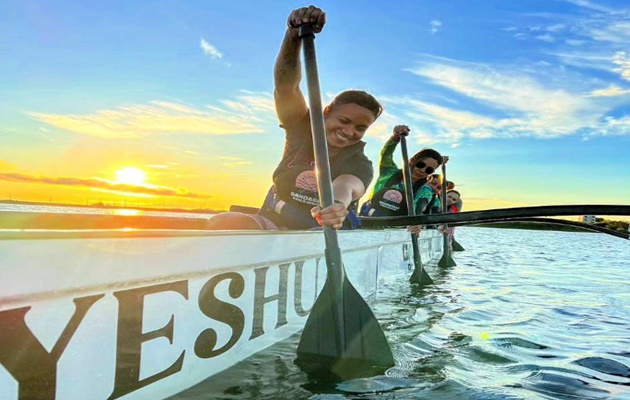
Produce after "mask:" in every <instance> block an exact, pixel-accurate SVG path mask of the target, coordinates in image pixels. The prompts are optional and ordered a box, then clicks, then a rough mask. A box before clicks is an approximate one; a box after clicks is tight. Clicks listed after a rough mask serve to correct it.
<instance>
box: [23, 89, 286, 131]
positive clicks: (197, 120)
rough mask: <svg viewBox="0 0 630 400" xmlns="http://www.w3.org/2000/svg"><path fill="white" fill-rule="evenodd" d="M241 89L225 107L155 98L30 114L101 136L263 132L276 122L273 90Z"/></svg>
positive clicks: (225, 101)
mask: <svg viewBox="0 0 630 400" xmlns="http://www.w3.org/2000/svg"><path fill="white" fill-rule="evenodd" d="M242 93H243V95H241V96H238V97H236V98H235V99H234V100H224V101H223V102H222V103H223V107H216V106H206V107H204V108H193V107H189V106H185V105H182V104H177V103H170V102H163V101H153V102H151V103H149V104H136V105H127V106H121V107H119V108H117V109H114V110H100V111H96V112H94V113H92V114H85V115H73V114H45V113H36V112H33V113H29V115H30V116H31V117H33V118H35V119H37V120H39V121H42V122H45V123H47V124H49V125H52V126H55V127H57V128H59V129H63V130H67V131H71V132H75V133H79V134H84V135H91V136H97V137H102V138H138V137H146V136H149V135H154V134H175V133H188V134H207V135H237V134H246V133H263V132H265V127H271V126H277V121H276V117H275V112H274V107H273V98H272V96H271V94H269V93H255V92H247V91H243V92H242Z"/></svg>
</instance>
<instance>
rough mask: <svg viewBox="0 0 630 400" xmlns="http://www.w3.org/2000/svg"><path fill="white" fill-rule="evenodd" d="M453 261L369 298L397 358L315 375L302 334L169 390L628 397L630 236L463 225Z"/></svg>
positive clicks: (217, 394)
mask: <svg viewBox="0 0 630 400" xmlns="http://www.w3.org/2000/svg"><path fill="white" fill-rule="evenodd" d="M457 237H458V240H459V242H460V243H461V244H462V245H463V246H464V247H465V248H466V251H465V252H460V253H455V255H454V259H455V260H456V262H457V264H458V265H457V266H456V267H452V268H450V269H448V270H438V268H437V267H436V266H430V267H429V272H430V274H431V275H432V277H433V278H434V280H435V281H436V284H435V285H434V286H432V287H430V288H428V289H425V290H424V291H418V290H413V289H411V288H410V285H409V284H408V282H407V276H402V275H400V276H394V277H390V278H389V279H388V281H387V282H386V283H384V284H383V285H382V286H381V288H380V293H379V300H378V302H377V303H376V304H375V306H374V311H375V313H376V315H377V318H378V319H379V321H380V322H381V324H382V325H383V327H384V329H385V332H386V334H387V336H388V338H389V341H390V343H391V344H392V348H393V351H394V354H395V357H396V359H397V362H396V366H395V367H393V368H391V369H390V370H389V371H388V372H387V373H386V375H384V376H379V377H375V378H370V379H364V380H357V381H350V382H344V383H341V384H337V385H334V384H330V385H326V384H321V383H316V382H313V381H310V380H309V378H308V377H307V376H306V375H305V374H303V373H302V372H301V371H300V370H299V369H298V368H297V367H296V366H294V365H293V358H294V354H295V350H296V347H297V343H298V339H299V336H294V337H292V338H290V339H289V340H287V341H285V342H282V343H280V344H278V345H275V346H273V347H271V348H269V349H267V350H266V351H264V352H261V353H259V354H257V355H255V356H253V357H251V358H249V359H247V360H245V361H243V362H241V363H239V364H237V365H235V366H234V367H232V368H231V369H229V370H227V371H225V372H223V373H221V374H219V375H217V376H215V377H212V378H210V379H208V380H206V381H205V382H203V383H201V384H199V385H197V386H195V387H193V388H191V389H190V390H188V391H186V392H184V393H181V394H179V395H177V396H175V397H173V399H179V400H181V399H195V400H198V399H290V400H296V399H318V400H324V399H330V400H333V399H630V242H628V241H625V240H622V239H618V238H614V237H611V236H606V235H601V234H591V233H558V232H544V231H519V230H504V229H483V228H463V229H461V228H460V229H458V231H457Z"/></svg>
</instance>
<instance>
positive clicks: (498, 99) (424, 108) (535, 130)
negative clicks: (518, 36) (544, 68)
mask: <svg viewBox="0 0 630 400" xmlns="http://www.w3.org/2000/svg"><path fill="white" fill-rule="evenodd" d="M409 71H410V72H412V73H413V74H415V75H417V76H420V77H423V78H425V79H427V80H428V81H430V82H431V83H433V84H434V85H436V86H437V87H440V88H442V89H448V90H450V91H452V92H455V93H456V94H457V95H459V96H462V97H463V98H464V99H467V101H462V102H460V103H461V104H470V106H468V107H466V108H463V107H462V106H461V105H459V106H455V107H457V109H456V108H455V107H453V108H451V107H450V106H449V107H444V106H441V105H437V104H431V103H427V102H423V101H419V100H416V99H411V98H388V99H387V101H389V102H391V103H394V104H396V106H397V107H399V108H401V109H404V110H405V115H406V116H407V117H409V118H413V119H414V120H415V121H416V122H417V123H418V124H421V126H422V128H421V129H422V130H423V131H424V132H425V133H426V135H425V136H424V137H423V138H422V139H421V140H422V141H423V142H436V141H439V142H448V143H458V142H460V141H462V140H464V139H466V138H472V139H486V138H512V137H539V138H551V137H558V136H569V135H577V134H584V135H612V134H616V135H620V134H628V133H630V129H629V128H628V120H630V117H622V118H617V119H615V118H612V117H610V116H608V114H607V113H608V112H610V111H611V109H612V108H613V107H614V106H613V105H612V103H610V102H605V101H604V100H603V99H602V98H605V97H611V96H619V95H622V94H626V93H627V91H624V90H623V89H620V88H618V87H609V88H607V89H602V90H595V91H592V92H590V93H589V94H588V95H583V94H581V93H580V92H578V91H577V90H578V89H579V88H578V87H576V86H574V85H566V88H561V87H557V86H558V83H559V82H561V81H558V80H553V81H552V80H546V79H542V78H539V79H535V78H533V76H531V75H527V74H524V73H522V72H518V71H516V70H514V69H510V70H507V69H506V70H498V69H493V68H490V67H488V66H485V65H478V64H472V63H466V64H465V65H456V63H454V62H453V63H450V64H449V63H426V64H421V65H419V66H418V67H416V68H414V69H412V70H409ZM554 78H556V77H555V76H554ZM543 82H553V84H554V86H555V87H550V86H549V85H550V84H551V83H543ZM571 83H573V81H571ZM578 86H579V85H578ZM475 103H477V104H475ZM472 110H483V111H472Z"/></svg>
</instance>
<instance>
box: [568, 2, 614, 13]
mask: <svg viewBox="0 0 630 400" xmlns="http://www.w3.org/2000/svg"><path fill="white" fill-rule="evenodd" d="M565 1H566V2H568V3H571V4H575V5H576V6H579V7H583V8H588V9H591V10H595V11H600V12H605V13H611V12H614V10H613V9H611V8H608V7H605V6H602V5H600V4H595V3H593V2H591V1H587V0H565Z"/></svg>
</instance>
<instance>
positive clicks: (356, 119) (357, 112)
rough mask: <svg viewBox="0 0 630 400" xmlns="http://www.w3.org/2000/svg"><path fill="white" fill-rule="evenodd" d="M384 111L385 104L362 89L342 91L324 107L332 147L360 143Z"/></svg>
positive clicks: (327, 132) (327, 133) (327, 137)
mask: <svg viewBox="0 0 630 400" xmlns="http://www.w3.org/2000/svg"><path fill="white" fill-rule="evenodd" d="M382 112H383V106H381V105H380V103H379V102H378V101H376V99H375V98H374V97H373V96H372V95H371V94H369V93H366V92H364V91H362V90H346V91H345V92H341V93H339V94H338V95H337V97H335V99H334V100H333V101H332V103H330V104H329V105H328V106H327V107H326V108H325V109H324V125H325V126H326V139H327V141H328V146H330V147H337V148H343V147H349V146H352V145H353V144H355V143H358V142H359V141H360V140H361V139H363V136H365V132H366V131H367V129H368V128H369V127H370V125H372V123H374V121H376V119H377V118H378V117H379V116H380V115H381V113H382Z"/></svg>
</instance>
